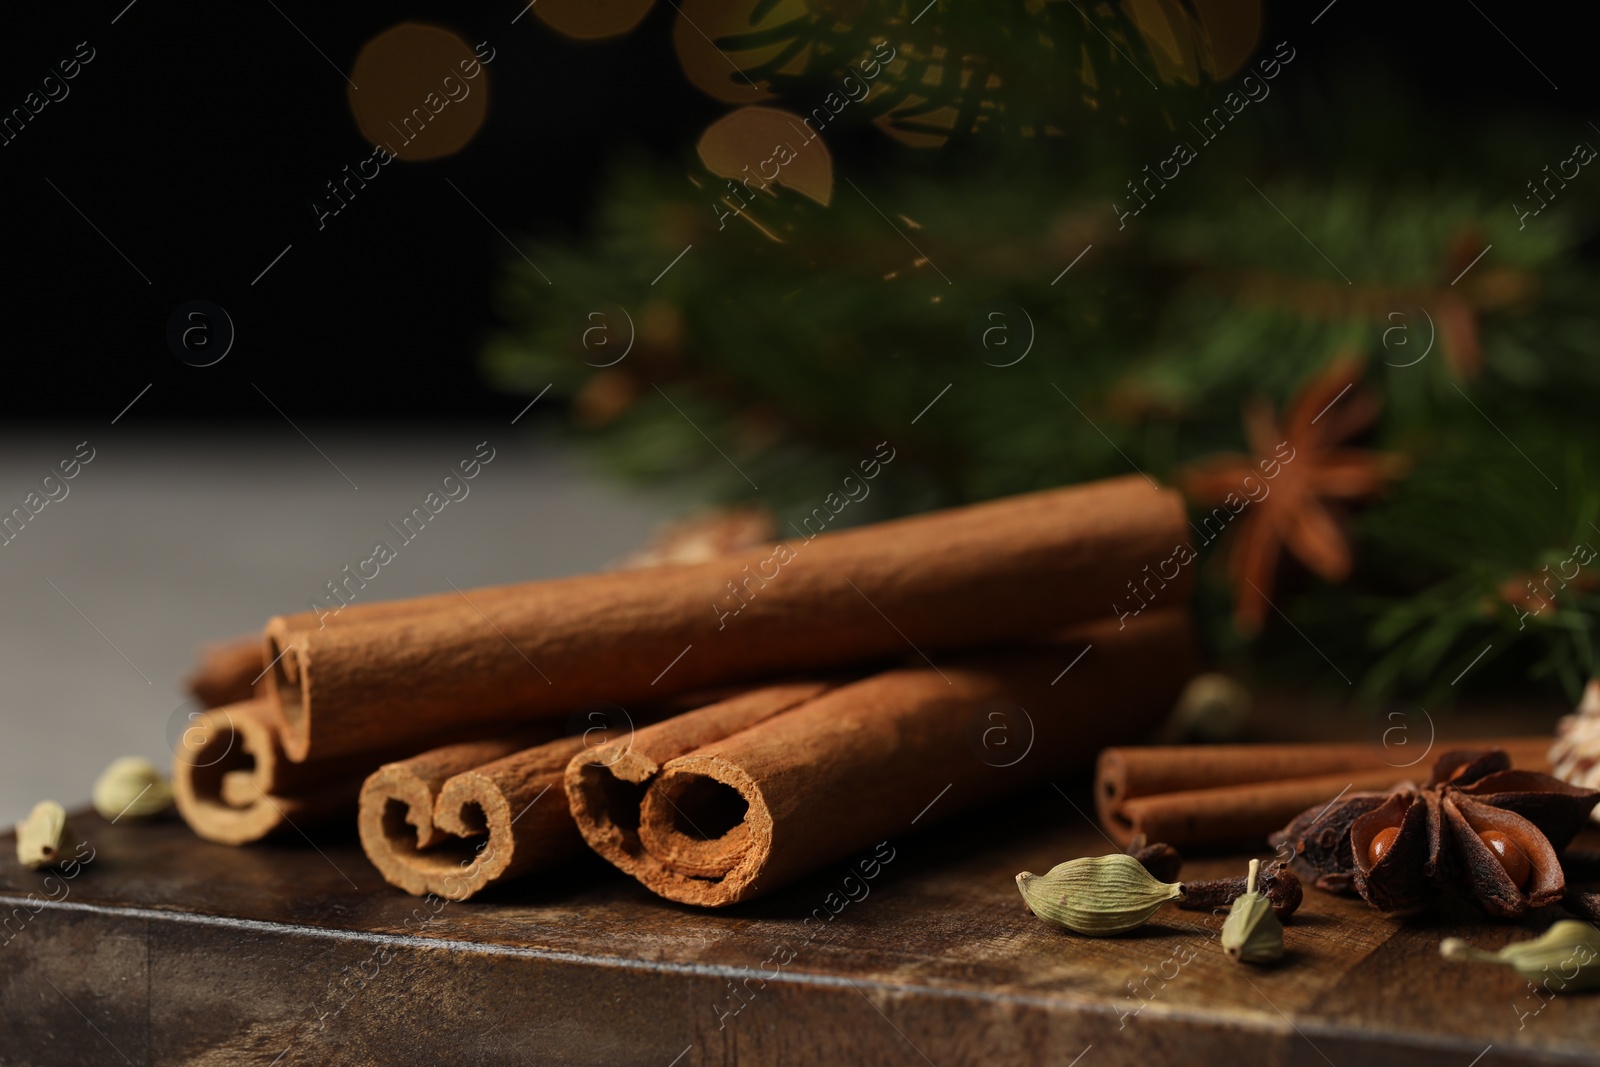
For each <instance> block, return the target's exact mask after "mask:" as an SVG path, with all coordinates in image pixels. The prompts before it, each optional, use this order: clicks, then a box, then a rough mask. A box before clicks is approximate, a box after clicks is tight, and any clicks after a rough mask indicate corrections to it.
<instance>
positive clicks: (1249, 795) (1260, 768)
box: [1095, 738, 1549, 849]
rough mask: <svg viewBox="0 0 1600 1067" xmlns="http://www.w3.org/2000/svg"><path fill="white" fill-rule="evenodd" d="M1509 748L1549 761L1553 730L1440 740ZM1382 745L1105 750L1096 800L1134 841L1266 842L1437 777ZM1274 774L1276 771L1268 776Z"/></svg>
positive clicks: (1532, 764) (1116, 834)
mask: <svg viewBox="0 0 1600 1067" xmlns="http://www.w3.org/2000/svg"><path fill="white" fill-rule="evenodd" d="M1434 747H1435V748H1436V749H1437V750H1438V751H1439V752H1444V751H1445V750H1446V749H1447V748H1449V747H1474V748H1477V747H1484V748H1503V749H1506V750H1507V752H1508V753H1509V754H1510V755H1511V757H1512V763H1513V765H1515V766H1518V767H1529V768H1536V767H1537V766H1538V765H1539V764H1540V763H1541V762H1543V761H1544V760H1545V758H1546V757H1545V754H1546V752H1547V750H1548V748H1549V742H1548V740H1547V739H1544V738H1503V739H1497V740H1489V741H1474V742H1462V743H1460V744H1458V745H1454V746H1446V745H1444V744H1443V743H1439V744H1436V745H1435V746H1434ZM1395 759H1396V753H1395V751H1394V750H1393V749H1384V748H1381V747H1379V746H1377V745H1316V744H1306V745H1188V746H1185V745H1178V746H1159V747H1157V746H1152V747H1149V748H1116V749H1107V750H1106V751H1105V752H1103V753H1101V755H1100V759H1099V761H1098V765H1097V777H1096V783H1095V803H1096V806H1097V808H1098V809H1099V815H1100V822H1101V825H1102V826H1103V827H1104V829H1105V831H1106V833H1107V834H1108V835H1109V836H1110V837H1111V838H1112V839H1113V840H1115V841H1116V842H1117V843H1118V845H1119V846H1121V847H1124V848H1125V847H1127V845H1128V843H1129V842H1130V841H1131V840H1132V839H1133V838H1134V837H1135V836H1137V835H1139V834H1141V833H1142V834H1144V835H1145V837H1146V840H1149V841H1163V842H1166V843H1167V844H1169V845H1172V846H1174V847H1176V848H1179V849H1188V848H1200V847H1215V846H1221V845H1233V844H1240V843H1246V842H1248V843H1251V844H1259V843H1260V842H1261V840H1262V839H1263V838H1265V837H1266V835H1268V834H1270V833H1272V832H1273V831H1274V830H1277V829H1279V828H1281V827H1282V826H1283V825H1285V824H1286V823H1287V822H1288V821H1289V820H1291V819H1293V818H1294V817H1295V816H1296V815H1298V814H1300V813H1301V812H1303V811H1305V810H1306V809H1308V808H1311V807H1314V806H1315V805H1317V804H1319V803H1323V802H1325V801H1331V800H1333V799H1334V797H1336V796H1338V795H1339V794H1340V793H1341V792H1342V791H1344V790H1347V789H1348V790H1351V791H1357V792H1359V791H1363V790H1384V789H1388V788H1390V787H1391V786H1393V785H1395V784H1397V783H1399V782H1401V781H1404V780H1406V779H1412V780H1421V779H1425V778H1427V776H1428V772H1429V769H1430V768H1431V766H1432V765H1431V763H1429V762H1428V761H1427V760H1426V759H1423V760H1419V761H1417V762H1416V764H1414V765H1412V766H1407V767H1397V766H1394V760H1395ZM1269 776H1270V777H1269Z"/></svg>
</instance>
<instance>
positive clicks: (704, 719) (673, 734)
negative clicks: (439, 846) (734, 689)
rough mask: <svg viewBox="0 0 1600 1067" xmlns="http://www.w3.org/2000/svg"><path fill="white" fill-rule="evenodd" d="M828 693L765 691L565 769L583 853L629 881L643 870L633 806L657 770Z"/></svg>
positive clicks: (817, 687)
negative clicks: (601, 858) (607, 863)
mask: <svg viewBox="0 0 1600 1067" xmlns="http://www.w3.org/2000/svg"><path fill="white" fill-rule="evenodd" d="M829 688H830V686H829V684H827V683H823V682H794V683H789V684H784V685H774V686H768V687H765V688H762V689H756V690H752V691H750V692H747V693H742V694H740V695H737V696H734V697H732V698H730V699H727V700H721V701H718V702H716V703H714V704H709V705H707V706H706V707H703V708H700V709H699V710H697V711H690V712H686V713H684V714H682V715H677V716H674V717H673V718H670V719H667V720H665V721H664V722H659V723H656V724H655V725H653V726H647V727H645V728H644V729H643V730H640V731H638V732H637V733H636V734H635V735H634V736H633V737H631V738H627V737H624V738H619V739H617V740H616V741H613V742H611V743H609V744H607V745H604V746H602V747H600V748H597V749H595V750H594V752H592V753H589V754H587V755H585V756H583V757H582V758H579V759H574V760H572V761H571V762H570V763H569V764H568V765H567V768H566V773H565V781H564V785H565V789H566V794H567V801H568V804H569V806H570V810H571V812H572V817H573V819H574V820H576V822H577V825H578V829H579V831H580V832H581V833H582V834H583V839H584V840H585V841H587V842H588V844H589V847H590V848H592V849H594V850H595V851H596V852H598V853H600V855H602V856H604V857H605V858H606V859H608V860H610V861H611V862H612V863H613V864H615V865H616V866H617V867H619V868H621V869H622V870H623V871H626V872H627V873H628V874H632V875H635V876H637V875H639V874H640V873H641V872H642V871H643V870H644V869H645V866H646V859H645V857H644V846H643V845H641V844H640V843H639V805H640V802H641V801H643V799H644V791H645V788H646V787H647V786H648V785H649V784H650V783H651V781H653V780H654V779H655V776H656V775H657V774H659V773H660V771H661V766H662V764H664V763H667V762H668V761H670V760H674V759H677V758H678V757H679V756H684V755H687V754H689V753H690V752H693V751H694V750H696V749H698V748H701V747H703V746H706V745H710V744H714V743H716V742H719V741H723V740H725V739H727V738H729V737H732V736H733V735H734V734H736V733H738V732H739V731H741V730H746V729H749V728H750V727H752V726H754V725H756V724H757V723H759V722H764V721H765V720H767V719H770V718H772V717H773V716H774V715H778V714H780V713H782V712H785V711H788V710H789V709H790V708H793V707H796V706H798V705H800V704H802V703H804V702H805V701H807V700H810V699H812V698H813V697H816V696H819V695H821V694H822V693H824V692H826V691H827V690H828V689H829Z"/></svg>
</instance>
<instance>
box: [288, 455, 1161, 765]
mask: <svg viewBox="0 0 1600 1067" xmlns="http://www.w3.org/2000/svg"><path fill="white" fill-rule="evenodd" d="M1184 530H1185V520H1184V510H1183V506H1182V502H1181V500H1180V499H1179V498H1178V496H1177V495H1176V494H1174V493H1172V492H1170V491H1165V490H1159V489H1156V488H1154V487H1153V486H1151V485H1149V484H1147V483H1146V482H1145V481H1144V479H1142V478H1139V477H1136V476H1135V477H1129V478H1121V479H1113V480H1110V481H1105V482H1097V483H1092V484H1089V485H1084V486H1078V487H1074V488H1069V489H1061V490H1053V491H1050V492H1043V493H1035V494H1030V495H1026V496H1019V497H1014V498H1010V499H1007V500H1002V501H997V502H992V503H987V504H979V505H973V506H971V507H964V508H957V509H952V510H949V511H945V512H939V513H934V514H930V515H923V516H917V517H913V518H909V519H901V520H896V521H894V522H887V523H882V524H880V525H878V526H873V527H865V528H861V529H855V530H848V531H844V532H840V533H826V534H821V535H817V536H815V537H814V538H812V539H810V540H799V539H796V540H794V541H790V542H785V543H782V544H779V545H777V546H775V547H773V548H771V549H767V548H763V549H759V550H753V551H749V550H747V551H745V552H741V553H735V554H733V555H731V556H729V557H726V558H724V559H720V560H714V561H712V562H708V563H703V564H686V565H679V566H663V567H655V568H647V569H643V570H637V571H630V572H621V573H607V574H597V575H588V576H583V577H578V578H569V579H562V580H558V581H550V582H537V583H531V584H527V585H521V586H515V587H507V588H503V589H501V590H498V591H486V590H480V591H476V592H473V593H469V594H467V595H466V596H465V597H462V596H456V597H453V598H451V597H445V598H431V599H430V600H429V601H427V602H426V605H425V607H424V608H423V609H422V610H420V612H413V613H411V614H393V613H394V612H402V611H404V610H405V609H404V608H403V607H401V606H399V605H403V604H405V603H406V602H399V604H398V605H396V606H393V607H390V608H388V609H385V610H387V611H388V612H390V613H391V614H385V613H384V611H380V610H379V609H377V608H375V607H369V608H367V609H366V611H365V612H362V611H359V610H358V608H357V606H355V605H352V606H351V607H349V608H347V609H345V610H344V611H342V612H341V613H340V614H339V615H338V616H336V617H333V618H331V619H328V620H324V621H326V622H328V623H329V624H328V625H326V626H323V627H321V628H318V629H307V628H304V627H305V622H306V620H304V619H302V620H301V621H300V622H299V623H298V624H295V623H294V622H293V617H286V618H285V619H281V620H274V622H273V623H272V624H270V625H269V627H268V631H267V634H266V644H267V648H266V658H267V659H268V660H269V661H276V663H275V666H274V668H273V669H272V670H271V671H270V672H269V673H268V679H269V689H270V691H271V692H272V693H273V694H274V697H275V699H276V700H277V702H278V705H279V708H280V710H281V713H282V716H283V721H284V730H283V743H284V749H285V751H286V752H287V753H288V754H289V756H290V758H291V759H296V760H302V759H307V758H310V757H312V756H315V757H316V758H327V757H331V756H334V755H340V754H346V753H352V752H359V751H362V750H365V749H370V748H372V747H374V746H375V745H376V744H379V743H389V742H400V741H403V740H405V739H408V738H409V739H417V738H421V737H423V736H426V735H428V734H435V733H438V732H440V731H441V730H442V729H443V728H445V727H447V726H455V727H459V726H463V725H468V724H509V723H515V722H518V721H521V720H526V719H530V718H537V717H539V716H544V715H550V714H555V713H559V712H561V711H564V710H567V709H569V708H571V707H573V706H577V705H580V704H582V703H584V702H587V701H591V700H595V699H607V700H612V701H616V702H619V703H622V704H628V703H632V702H636V701H639V700H643V699H645V698H648V697H662V696H668V695H671V694H673V693H682V692H687V691H692V690H697V689H702V688H706V687H709V686H714V685H723V684H727V683H730V682H737V681H741V680H752V679H759V678H763V677H772V676H774V675H777V674H782V673H784V672H788V671H794V670H823V669H828V668H832V667H835V666H839V665H843V664H848V663H860V662H863V661H867V660H871V659H875V658H879V657H884V656H888V655H899V654H903V653H904V652H905V650H906V648H907V643H908V642H909V643H911V644H912V645H914V646H915V647H917V648H919V649H922V650H924V651H928V652H931V651H934V650H941V649H950V648H956V647H962V646H968V645H973V644H978V643H986V642H994V641H1000V640H1005V639H1010V638H1015V637H1019V636H1024V635H1028V634H1035V633H1041V632H1048V631H1051V630H1055V629H1059V628H1060V627H1061V626H1064V625H1069V624H1071V623H1074V622H1080V621H1085V620H1088V619H1091V618H1094V617H1097V616H1106V615H1109V614H1110V613H1111V611H1112V607H1111V605H1112V602H1113V601H1115V600H1116V599H1117V598H1118V597H1119V596H1123V595H1124V592H1125V587H1126V586H1127V584H1128V583H1129V582H1131V581H1134V580H1136V579H1139V580H1142V581H1143V582H1144V585H1145V588H1146V591H1147V592H1148V593H1149V594H1150V595H1153V596H1155V597H1156V598H1157V600H1158V601H1159V600H1160V598H1163V597H1164V598H1168V599H1169V600H1170V603H1172V604H1173V605H1177V604H1180V603H1182V601H1183V598H1184V596H1185V595H1186V591H1187V587H1188V583H1189V571H1188V570H1187V569H1180V570H1179V571H1178V572H1177V574H1176V576H1175V577H1173V578H1170V579H1162V578H1156V577H1153V572H1151V576H1148V577H1147V576H1145V574H1144V570H1145V569H1146V568H1148V567H1151V566H1155V565H1156V564H1159V563H1160V562H1161V561H1163V560H1165V559H1167V558H1169V557H1170V556H1171V554H1172V549H1173V546H1174V545H1175V544H1177V543H1178V542H1179V541H1181V540H1182V539H1183V533H1184ZM297 626H298V628H297ZM286 637H288V638H289V640H288V642H287V643H286V641H285V638H286Z"/></svg>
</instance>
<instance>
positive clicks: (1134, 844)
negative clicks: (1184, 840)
mask: <svg viewBox="0 0 1600 1067" xmlns="http://www.w3.org/2000/svg"><path fill="white" fill-rule="evenodd" d="M1128 855H1130V856H1132V857H1133V858H1134V859H1136V860H1138V861H1139V863H1140V864H1141V865H1142V866H1143V867H1144V869H1145V870H1147V871H1149V872H1150V873H1151V874H1152V875H1153V876H1154V877H1155V879H1156V880H1157V881H1158V882H1176V881H1177V880H1178V872H1179V871H1181V870H1183V857H1182V856H1181V855H1179V853H1178V850H1177V849H1175V848H1173V847H1172V846H1171V845H1168V844H1163V843H1162V842H1160V841H1157V842H1156V843H1155V844H1153V845H1147V844H1145V841H1144V835H1143V834H1140V835H1139V836H1138V837H1135V838H1134V839H1133V841H1131V842H1130V843H1129V844H1128Z"/></svg>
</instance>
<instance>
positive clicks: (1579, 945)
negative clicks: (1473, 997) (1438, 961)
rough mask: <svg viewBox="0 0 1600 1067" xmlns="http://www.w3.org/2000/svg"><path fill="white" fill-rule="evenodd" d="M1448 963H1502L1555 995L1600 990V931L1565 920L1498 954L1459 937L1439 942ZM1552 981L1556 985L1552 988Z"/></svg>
mask: <svg viewBox="0 0 1600 1067" xmlns="http://www.w3.org/2000/svg"><path fill="white" fill-rule="evenodd" d="M1439 955H1441V956H1443V957H1444V958H1445V959H1447V960H1466V961H1471V962H1474V963H1501V964H1505V965H1507V966H1509V967H1513V968H1515V969H1516V972H1517V973H1518V974H1520V975H1521V976H1522V977H1524V978H1526V979H1527V980H1528V981H1530V982H1536V981H1538V980H1540V979H1545V980H1546V983H1545V984H1546V987H1547V988H1549V989H1551V990H1552V991H1553V992H1556V993H1564V992H1567V991H1569V990H1570V991H1574V992H1575V991H1577V990H1582V989H1600V930H1596V929H1595V928H1594V927H1593V926H1591V925H1589V924H1588V923H1586V922H1583V921H1581V920H1578V919H1563V920H1561V921H1560V922H1558V923H1556V924H1555V925H1554V926H1552V927H1550V929H1548V930H1546V931H1545V932H1544V933H1543V934H1541V935H1540V936H1538V937H1536V938H1534V939H1533V940H1532V941H1519V942H1517V943H1516V944H1514V945H1507V946H1506V947H1505V948H1503V949H1501V950H1500V951H1498V952H1484V951H1483V950H1481V949H1476V948H1473V947H1472V946H1471V945H1469V944H1467V943H1466V942H1465V941H1463V940H1461V938H1459V937H1447V938H1445V939H1444V940H1443V941H1441V942H1440V943H1439ZM1551 980H1553V981H1555V982H1556V983H1557V984H1556V985H1555V986H1550V984H1549V982H1550V981H1551Z"/></svg>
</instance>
